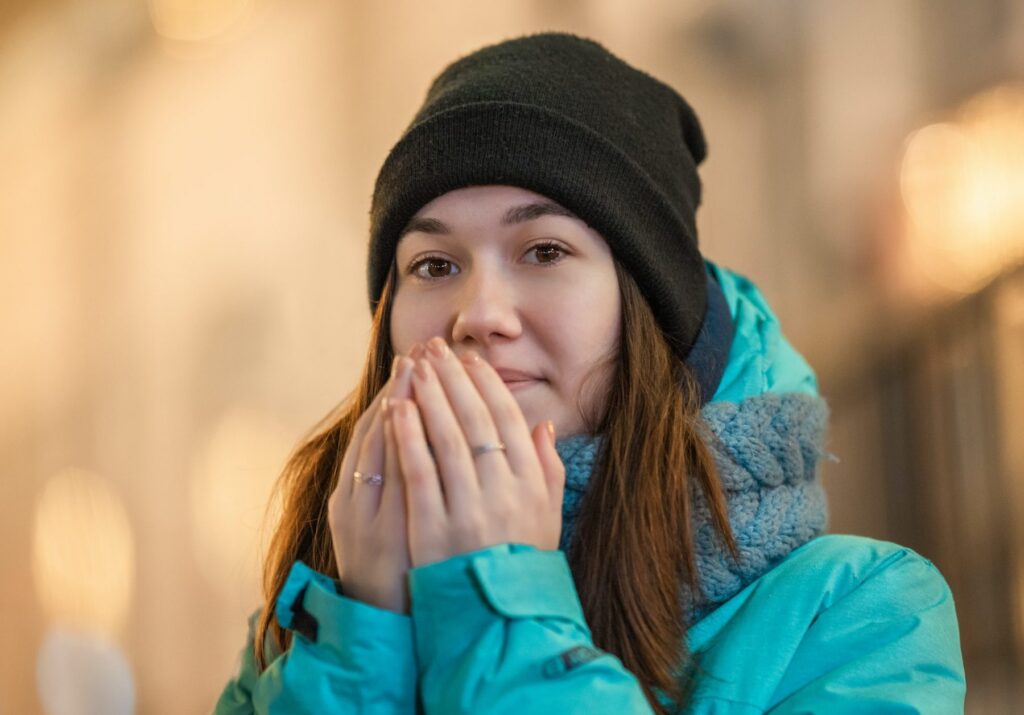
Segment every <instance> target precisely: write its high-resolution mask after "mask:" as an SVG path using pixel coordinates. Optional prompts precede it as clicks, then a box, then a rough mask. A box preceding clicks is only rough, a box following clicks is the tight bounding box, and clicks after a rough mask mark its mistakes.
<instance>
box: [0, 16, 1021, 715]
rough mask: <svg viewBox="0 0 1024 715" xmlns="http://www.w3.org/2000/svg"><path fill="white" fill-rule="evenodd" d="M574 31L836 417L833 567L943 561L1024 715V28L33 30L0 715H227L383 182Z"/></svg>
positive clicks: (19, 35)
mask: <svg viewBox="0 0 1024 715" xmlns="http://www.w3.org/2000/svg"><path fill="white" fill-rule="evenodd" d="M548 29H562V30H569V31H573V32H576V33H579V34H584V35H588V36H591V37H593V38H595V39H597V40H599V41H600V42H602V43H603V44H605V45H606V46H607V47H608V48H609V49H610V50H612V51H613V52H615V53H616V54H618V55H620V56H621V57H623V58H624V59H626V60H627V61H629V62H630V63H632V64H634V65H636V66H639V67H641V68H643V69H645V70H647V71H648V72H650V73H651V74H654V75H655V76H657V77H659V78H661V79H663V80H665V81H666V82H668V83H670V84H672V85H673V86H674V87H676V88H677V89H678V90H679V91H680V92H681V93H682V94H683V95H684V96H685V97H687V98H688V99H689V101H690V102H691V104H692V105H693V106H694V107H695V108H696V111H697V113H698V115H699V116H700V117H701V120H702V122H703V124H704V127H705V132H706V134H707V138H708V145H709V154H708V159H707V161H706V162H705V163H704V165H703V166H702V167H701V173H702V177H703V180H704V184H705V202H704V205H703V207H702V208H701V210H700V212H699V213H698V217H699V229H700V235H701V241H702V247H703V250H704V252H705V253H706V255H708V256H709V257H710V258H712V259H713V260H716V261H718V262H720V263H722V264H725V265H728V266H730V267H732V268H734V269H736V270H739V271H740V272H742V273H745V274H747V275H749V276H750V277H752V278H753V279H754V280H755V281H756V282H757V283H758V284H759V285H760V286H761V287H762V288H763V290H764V292H765V294H766V295H767V297H768V299H769V301H770V302H771V303H772V305H773V307H774V308H775V310H776V311H777V313H778V315H779V317H780V319H781V320H782V323H783V326H784V327H785V329H786V332H787V333H788V335H789V337H790V338H791V340H792V342H793V343H794V344H795V345H796V346H797V347H798V349H800V350H801V351H802V352H804V353H805V355H806V356H807V357H808V359H809V360H810V362H811V364H812V365H813V366H814V367H815V368H816V369H817V371H818V374H819V377H820V381H821V385H822V390H823V393H824V395H825V397H826V398H827V399H828V401H829V403H830V405H831V408H832V412H833V427H832V431H831V439H830V447H831V450H832V451H833V452H834V453H835V454H836V455H837V456H838V457H839V459H840V461H839V462H838V463H826V464H825V465H824V478H825V481H826V488H827V489H828V491H829V494H830V508H831V527H830V528H831V530H832V531H835V532H849V533H858V534H866V535H870V536H874V537H877V538H883V539H888V540H893V541H898V542H900V543H903V544H906V545H908V546H911V547H913V548H915V549H916V550H918V551H919V552H920V553H922V554H924V555H925V556H926V557H928V558H929V559H931V560H932V561H934V562H935V564H936V565H937V566H938V567H939V568H940V569H941V571H942V572H943V574H944V575H945V576H946V578H947V580H948V581H949V583H950V585H951V587H952V589H953V592H954V594H955V598H956V603H957V608H958V614H959V618H960V624H961V628H962V642H963V651H964V656H965V660H966V663H967V668H968V684H969V688H968V708H967V709H968V712H971V713H1002V712H1011V711H1013V710H1014V707H1013V706H1014V705H1015V704H1019V703H1020V702H1021V699H1022V697H1024V692H1022V691H1021V685H1020V682H1021V681H1022V680H1024V677H1022V676H1024V669H1022V666H1021V654H1022V650H1024V648H1022V646H1024V548H1022V546H1024V521H1022V519H1021V516H1022V512H1024V439H1021V432H1022V430H1021V425H1022V423H1024V268H1022V267H1021V266H1022V260H1024V2H1021V0H927V1H926V0H916V1H915V0H814V1H813V2H812V1H810V0H807V1H805V2H796V1H793V0H776V1H775V2H771V3H767V2H761V1H760V0H719V1H718V2H712V1H711V0H631V1H630V2H625V1H624V0H559V1H557V2H556V1H553V0H517V1H508V0H504V1H492V2H487V3H482V2H474V1H471V0H458V1H455V0H444V1H441V2H436V3H429V4H428V3H419V2H412V1H410V0H376V1H375V2H370V1H369V0H359V1H349V2H338V1H336V0H335V1H330V0H292V1H290V2H284V1H283V0H204V1H203V2H197V1H196V0H149V1H148V2H145V1H144V0H4V2H3V4H2V5H0V470H2V471H0V543H2V544H3V545H4V548H3V553H2V556H0V559H2V562H0V564H2V569H0V618H2V619H3V620H2V630H3V633H4V642H3V647H2V648H0V712H2V713H4V714H5V715H6V714H7V713H11V714H23V713H24V714H31V713H49V714H50V715H65V714H67V713H105V714H106V713H110V714H116V713H130V712H137V713H153V714H156V713H202V712H207V711H209V709H210V708H211V706H212V704H213V702H214V701H215V700H216V698H217V696H218V694H219V692H220V690H221V688H222V687H223V685H224V683H225V682H226V681H227V679H228V678H229V677H230V676H231V675H232V673H233V671H234V668H235V664H236V658H237V654H238V651H239V650H240V648H241V647H242V645H243V644H244V641H245V629H246V624H245V619H246V616H247V614H248V613H249V612H250V611H251V610H252V609H253V608H255V607H256V606H257V605H258V603H259V596H258V593H259V591H258V581H257V569H258V566H257V564H258V555H259V552H260V549H261V544H264V543H265V541H266V533H265V530H261V528H260V525H261V521H262V517H263V514H264V509H265V507H266V506H267V504H268V494H269V490H270V486H271V483H272V482H273V480H274V478H275V476H276V475H277V473H278V471H279V469H280V468H281V466H282V464H283V461H284V459H285V457H286V455H287V454H288V452H289V450H290V449H291V447H292V446H293V445H294V444H295V442H296V441H297V440H298V439H299V438H300V437H301V436H302V435H303V434H304V433H305V432H306V430H307V429H309V428H310V427H311V426H312V424H313V423H315V422H316V421H317V420H318V419H319V418H320V417H321V416H322V415H323V414H324V413H325V412H327V411H328V410H329V409H330V408H331V407H332V406H334V405H335V404H336V403H337V402H338V401H339V400H340V399H341V398H342V397H343V396H344V395H345V394H346V393H347V392H348V391H349V390H350V389H351V387H352V386H353V385H354V382H355V379H356V376H357V371H358V369H359V368H360V365H361V360H362V356H363V355H364V351H365V349H366V341H367V336H368V327H369V314H368V309H367V305H366V298H365V277H364V276H365V272H364V265H365V257H366V255H365V252H366V248H365V243H366V236H367V232H368V226H369V221H368V211H369V205H370V196H371V193H372V190H373V180H374V177H375V175H376V172H377V170H378V168H379V166H380V164H381V163H382V161H383V160H384V157H385V156H386V154H387V152H388V150H389V149H390V147H391V146H392V145H393V144H394V142H395V141H396V140H397V139H398V137H399V135H400V134H401V132H402V131H403V130H404V128H405V127H406V125H407V123H408V121H409V120H410V119H411V118H412V115H413V113H414V112H415V110H416V109H417V108H418V106H419V104H420V102H421V101H422V99H423V97H424V94H425V92H426V89H427V86H428V84H429V82H430V80H431V79H432V78H433V77H434V75H435V74H436V73H437V72H438V71H440V70H441V69H442V67H444V66H445V65H446V64H447V63H448V62H450V61H451V60H453V59H455V58H456V57H458V56H460V55H462V54H465V53H467V52H470V51H472V50H474V49H477V48H478V47H480V46H482V45H484V44H488V43H491V42H495V41H499V40H501V39H505V38H507V37H511V36H513V35H517V34H521V33H526V32H533V31H540V30H548ZM1014 434H1016V435H1017V437H1016V438H1015V437H1013V435H1014Z"/></svg>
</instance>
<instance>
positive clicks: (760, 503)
mask: <svg viewBox="0 0 1024 715" xmlns="http://www.w3.org/2000/svg"><path fill="white" fill-rule="evenodd" d="M701 416H702V418H703V423H704V425H705V426H706V428H707V434H706V435H705V440H706V442H707V444H708V447H709V448H710V449H711V450H712V452H713V453H714V457H715V463H716V465H717V467H718V473H719V478H720V480H721V483H722V487H723V489H724V491H725V496H726V500H727V502H728V508H729V523H730V525H731V526H732V530H733V533H734V534H735V536H736V541H737V545H738V546H739V550H740V559H739V561H738V562H736V561H734V560H733V559H732V557H731V556H730V554H729V552H728V550H727V549H726V548H725V545H724V544H723V543H721V541H720V540H719V539H718V538H716V535H715V531H714V526H713V524H712V522H711V512H710V509H709V508H708V504H707V502H706V501H705V500H704V499H703V497H702V496H701V494H700V490H699V488H698V487H696V485H694V487H693V494H694V501H693V503H694V516H693V518H694V524H693V526H694V535H695V538H696V544H695V546H696V557H697V570H698V574H699V576H700V583H701V591H702V593H700V594H698V595H697V598H696V599H687V601H689V602H691V603H692V604H693V605H692V606H690V607H689V608H688V613H687V620H688V625H689V624H692V623H694V622H695V621H697V620H699V619H700V618H702V617H703V616H705V615H707V613H709V612H711V611H713V610H714V609H715V608H716V607H717V606H718V605H720V604H722V603H724V602H725V601H727V600H729V599H730V598H732V597H733V596H734V595H735V594H736V593H737V592H739V591H740V590H742V589H743V587H744V586H746V585H747V584H749V583H751V582H752V581H754V580H755V579H757V578H758V577H759V576H761V575H762V574H764V573H765V572H767V571H768V570H770V569H771V568H772V567H773V566H774V565H775V564H777V563H779V562H780V561H781V560H782V559H783V558H785V557H786V556H787V555H788V554H789V553H790V552H791V551H793V549H795V548H797V547H798V546H801V545H802V544H805V543H807V542H808V541H810V540H811V539H813V538H814V537H816V536H818V535H820V534H822V533H823V532H824V531H825V527H826V524H827V520H828V510H827V506H826V502H825V492H824V490H823V488H822V486H821V481H820V479H819V478H818V462H819V460H820V459H822V458H829V459H834V457H833V456H832V455H831V454H829V453H828V452H826V451H825V450H824V448H823V440H824V437H825V431H826V425H827V422H828V408H827V406H826V404H825V401H824V400H823V399H821V398H820V397H817V396H813V395H808V394H804V393H788V394H774V393H765V394H762V395H755V396H753V397H749V398H747V399H745V400H743V401H742V402H738V403H737V402H711V403H708V404H707V405H705V406H704V408H703V409H702V411H701ZM600 445H601V439H600V437H591V436H587V435H576V436H572V437H567V438H565V439H562V440H559V441H558V442H557V444H556V447H557V449H558V453H559V455H560V456H561V458H562V461H563V463H564V464H565V469H566V475H565V499H564V503H563V506H562V536H561V541H560V544H559V547H560V548H561V549H563V550H566V549H567V547H568V545H569V543H570V542H571V539H572V534H573V528H574V525H575V520H576V515H577V514H578V513H579V509H580V505H581V504H582V500H583V497H584V495H585V494H586V491H587V487H588V485H589V483H590V475H591V471H592V468H593V465H594V460H595V459H596V458H597V455H598V451H599V448H600ZM637 476H638V477H642V475H637Z"/></svg>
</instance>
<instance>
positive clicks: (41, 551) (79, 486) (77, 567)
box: [32, 468, 135, 638]
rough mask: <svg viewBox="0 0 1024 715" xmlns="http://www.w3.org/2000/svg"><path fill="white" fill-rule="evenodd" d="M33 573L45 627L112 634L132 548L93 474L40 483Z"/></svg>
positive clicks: (125, 604) (123, 602)
mask: <svg viewBox="0 0 1024 715" xmlns="http://www.w3.org/2000/svg"><path fill="white" fill-rule="evenodd" d="M32 575H33V578H34V581H35V588H36V591H37V593H38V594H39V600H40V603H41V604H42V606H43V610H44V611H45V612H46V615H47V616H48V617H49V620H50V621H51V622H54V623H59V624H62V625H65V626H69V627H72V628H77V629H80V630H82V631H86V632H93V633H99V634H103V635H105V636H108V637H110V638H116V637H117V634H118V633H119V632H120V631H121V629H122V628H123V626H124V623H125V620H126V618H127V616H128V612H129V608H130V606H131V599H132V591H133V584H134V577H135V544H134V540H133V536H132V530H131V526H130V524H129V522H128V515H127V512H126V511H125V508H124V505H123V503H122V502H121V499H120V498H119V497H118V495H117V494H116V493H115V492H114V491H113V490H112V489H111V488H110V487H109V486H108V485H107V483H106V482H105V481H103V480H102V479H101V478H100V477H99V476H98V475H96V474H94V473H92V472H89V471H87V470H84V469H77V468H68V469H66V470H64V471H62V472H60V473H59V474H57V475H56V476H54V477H53V478H52V479H50V480H49V482H48V483H47V484H46V486H45V488H44V489H43V492H42V494H41V495H40V497H39V500H38V502H37V504H36V509H35V518H34V522H33V534H32Z"/></svg>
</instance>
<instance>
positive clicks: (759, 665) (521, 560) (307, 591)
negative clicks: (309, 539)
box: [215, 264, 966, 715]
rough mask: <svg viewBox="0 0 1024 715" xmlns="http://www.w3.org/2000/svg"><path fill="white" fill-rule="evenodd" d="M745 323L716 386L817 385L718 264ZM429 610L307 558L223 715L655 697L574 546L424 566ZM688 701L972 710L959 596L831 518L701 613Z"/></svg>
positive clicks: (395, 712) (744, 708) (759, 300)
mask: <svg viewBox="0 0 1024 715" xmlns="http://www.w3.org/2000/svg"><path fill="white" fill-rule="evenodd" d="M709 266H710V268H711V269H712V271H713V272H714V273H715V277H716V278H717V279H718V281H719V283H720V285H721V286H722V288H723V291H724V292H725V295H726V301H727V303H728V305H729V309H730V314H731V315H732V318H733V321H734V325H735V336H734V339H733V344H732V347H731V349H730V354H729V362H728V366H727V367H726V370H725V373H724V375H723V377H722V380H721V384H720V385H719V387H718V390H717V392H716V394H715V396H714V400H715V401H730V402H740V401H742V400H743V399H745V398H747V397H750V396H753V395H759V394H763V393H766V392H775V393H790V392H806V393H810V394H817V382H816V379H815V377H814V373H813V371H812V370H811V369H810V367H809V366H808V365H807V363H806V362H805V361H804V360H803V358H802V357H801V356H800V355H799V353H797V352H796V351H795V350H794V349H793V347H792V346H791V345H790V344H789V343H788V342H787V341H786V339H785V338H784V337H783V335H782V333H781V331H780V329H779V325H778V321H777V320H776V318H775V316H774V314H773V313H772V311H771V309H770V308H769V307H768V305H767V303H766V302H765V301H764V299H763V297H762V296H761V294H760V292H759V291H758V290H757V288H756V287H755V286H754V285H753V284H752V283H751V282H749V281H748V280H747V279H745V278H744V277H743V276H741V275H739V274H738V273H735V272H732V271H728V270H726V269H724V268H721V267H718V266H714V265H713V264H709ZM409 586H410V595H411V603H412V605H411V614H409V615H402V614H397V613H393V612H391V611H386V610H382V609H378V608H375V607H373V606H369V605H367V604H364V603H361V602H358V601H355V600H353V599H350V598H347V597H346V596H345V595H343V594H341V593H340V591H339V584H338V582H336V581H334V580H332V579H330V578H328V577H327V576H325V575H323V574H319V573H316V572H314V571H312V570H311V569H309V568H308V567H307V566H306V565H305V564H303V563H302V562H296V563H295V564H294V565H293V567H292V570H291V572H290V574H289V576H288V579H287V581H286V584H285V587H284V589H283V590H282V592H281V594H280V596H279V598H278V599H277V602H276V615H277V618H278V620H279V622H280V623H281V625H282V626H283V627H285V628H288V629H291V631H292V639H291V645H290V647H289V648H288V650H287V651H285V652H284V653H274V654H272V656H273V657H274V658H273V660H272V662H271V663H270V665H269V667H268V668H267V669H266V670H265V671H264V672H263V673H260V674H257V672H256V668H255V662H254V659H253V626H254V624H255V621H256V614H253V616H252V617H251V618H250V621H249V622H250V630H249V639H248V642H247V643H246V645H245V647H244V648H243V649H242V651H241V655H240V659H239V664H238V668H237V672H236V673H235V675H234V676H233V677H232V678H231V680H230V681H229V682H228V683H227V685H226V686H225V688H224V690H223V692H222V694H221V696H220V699H219V700H218V702H217V704H216V708H215V713H216V714H217V715H234V714H238V715H242V714H243V713H267V714H268V715H285V714H286V713H287V714H293V713H294V714H297V713H360V714H374V715H400V714H401V715H406V714H408V715H413V714H414V713H427V714H428V715H456V714H459V713H474V714H475V713H488V714H491V713H493V714H495V715H499V714H509V715H512V714H514V715H525V714H527V713H531V714H532V713H557V714H558V715H570V714H571V713H586V714H587V715H604V714H606V713H607V714H608V715H622V714H624V713H650V712H651V711H652V710H651V707H650V705H649V704H648V703H647V701H646V699H645V697H644V695H643V691H642V689H641V687H640V685H639V683H638V681H637V679H636V678H635V677H634V676H633V675H632V674H631V673H630V672H629V671H628V670H626V669H625V668H624V667H623V665H622V663H621V662H620V661H619V660H618V659H617V658H616V657H614V656H613V655H611V654H608V653H605V652H602V651H600V650H598V649H597V648H595V646H594V643H593V640H592V638H591V634H590V630H589V628H588V626H587V623H586V620H585V619H584V616H583V612H582V608H581V606H580V601H579V597H578V595H577V592H576V588H575V585H574V583H573V579H572V574H571V572H570V570H569V566H568V563H567V561H566V557H565V554H564V553H563V552H562V551H560V550H559V551H541V550H538V549H536V548H535V547H533V546H528V545H524V544H501V545H498V546H492V547H488V548H485V549H481V550H479V551H474V552H471V553H465V554H459V555H457V556H454V557H451V558H449V559H447V560H445V561H441V562H438V563H433V564H428V565H425V566H420V567H417V568H413V569H412V570H411V571H410V572H409ZM686 645H687V649H688V651H689V652H690V653H691V655H692V658H691V663H690V666H689V668H690V674H691V676H692V677H693V679H692V681H691V682H692V683H694V685H693V689H692V691H691V693H690V695H689V700H688V705H687V707H686V710H685V712H687V713H708V714H711V713H716V714H717V713H736V714H738V715H748V714H752V713H777V714H779V715H782V714H784V713H830V714H831V713H837V714H841V713H928V714H932V713H935V714H941V713H960V712H963V706H964V697H965V693H966V685H965V679H964V669H963V661H962V657H961V653H960V640H959V632H958V627H957V619H956V611H955V609H954V603H953V596H952V593H951V592H950V590H949V587H948V586H947V584H946V582H945V580H944V579H943V577H942V575H941V574H940V573H939V571H938V570H937V569H936V568H935V566H934V565H933V564H932V563H931V562H930V561H928V560H927V559H925V558H923V557H921V556H920V555H918V554H917V553H915V552H914V551H912V550H911V549H908V548H905V547H901V546H898V545H896V544H892V543H888V542H884V541H878V540H874V539H869V538H865V537H859V536H847V535H823V536H819V537H817V538H814V539H812V540H810V541H809V542H807V543H805V544H803V545H801V546H799V547H798V548H796V549H794V550H793V551H791V552H790V553H789V555H788V556H786V557H785V558H784V559H782V560H781V561H780V562H779V563H778V564H776V565H775V566H774V567H772V568H771V569H770V570H768V571H767V572H765V573H764V574H763V575H761V576H760V577H759V578H757V579H756V580H754V581H753V582H751V583H749V584H747V585H746V586H745V587H744V588H742V589H741V590H739V591H738V592H737V593H736V594H735V595H734V596H732V597H731V598H730V599H729V600H728V601H726V602H725V603H724V604H721V605H719V606H717V607H716V608H715V609H714V610H712V611H711V612H710V613H708V614H707V615H705V616H704V617H703V618H701V619H700V620H698V621H697V622H696V623H694V624H692V625H691V626H690V628H689V630H688V634H687V644H686Z"/></svg>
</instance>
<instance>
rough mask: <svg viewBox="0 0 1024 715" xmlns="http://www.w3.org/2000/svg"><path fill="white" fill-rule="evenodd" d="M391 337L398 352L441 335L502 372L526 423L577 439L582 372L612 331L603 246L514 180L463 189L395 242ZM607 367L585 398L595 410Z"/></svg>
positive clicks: (616, 303)
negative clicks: (512, 183)
mask: <svg viewBox="0 0 1024 715" xmlns="http://www.w3.org/2000/svg"><path fill="white" fill-rule="evenodd" d="M396 260H397V266H396V268H397V276H398V281H397V287H396V292H395V296H394V303H393V306H392V311H391V344H392V347H393V348H394V350H395V351H396V353H407V352H408V351H409V349H410V348H411V347H412V346H413V345H414V344H415V343H418V342H425V341H427V340H428V339H430V338H431V337H433V336H435V335H440V336H442V337H443V338H444V339H445V340H446V341H447V342H448V344H449V345H451V346H452V348H453V349H454V350H455V352H456V354H461V353H463V352H465V351H466V350H469V349H473V350H476V351H477V352H478V353H480V356H481V357H482V358H484V359H485V360H487V361H488V362H489V363H491V365H493V366H494V367H495V368H496V369H497V370H498V372H499V374H501V375H502V378H503V379H504V380H505V384H506V385H508V388H509V390H510V391H511V392H512V395H513V396H514V397H515V398H516V400H517V402H518V403H519V407H520V408H521V409H522V411H523V414H524V416H525V417H526V421H527V423H528V424H529V425H530V427H533V426H534V425H536V424H537V423H538V422H541V421H543V420H547V419H550V420H552V421H553V422H554V423H555V429H556V430H557V432H558V435H559V436H565V435H570V434H578V433H581V432H583V431H584V424H583V421H582V418H581V416H580V414H579V410H578V408H577V403H578V399H579V398H580V397H581V389H582V388H583V378H584V377H585V376H586V373H587V372H588V370H590V369H591V368H593V366H594V364H595V363H596V362H597V361H598V360H600V359H602V358H604V357H605V356H606V355H608V354H610V353H612V351H613V350H614V349H615V348H616V345H617V342H618V338H619V315H620V310H621V307H620V300H619V287H618V281H617V279H616V276H615V267H614V263H613V262H612V255H611V251H610V250H609V248H608V244H607V243H606V242H605V241H604V239H603V238H602V237H601V236H600V234H598V233H596V232H595V231H594V230H593V229H591V228H590V227H588V226H587V224H586V223H584V222H583V221H582V220H580V219H578V218H576V217H575V216H573V215H572V214H571V213H570V212H568V211H567V210H566V209H564V208H562V207H561V206H559V205H558V204H556V203H555V202H553V201H551V200H550V199H547V198H545V197H544V196H541V195H540V194H536V193H534V192H532V191H528V190H526V189H521V188H518V187H515V186H470V187H466V188H462V189H457V190H455V191H450V192H448V193H447V194H444V195H443V196H440V197H438V198H436V199H434V200H433V201H431V202H430V203H428V204H427V205H426V206H424V207H423V208H422V209H420V210H419V212H418V213H417V214H416V216H415V217H414V218H413V219H412V220H411V221H410V222H409V225H408V226H407V227H406V229H405V231H404V232H403V235H402V237H401V238H400V239H399V242H398V251H397V255H396ZM611 370H612V367H611V365H606V366H604V367H602V368H601V370H600V372H598V373H596V374H595V375H594V377H593V382H588V384H587V388H586V393H585V394H583V395H582V398H583V406H584V409H586V410H600V409H601V408H602V407H603V404H604V399H605V397H606V395H607V391H608V386H609V384H610V380H611Z"/></svg>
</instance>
